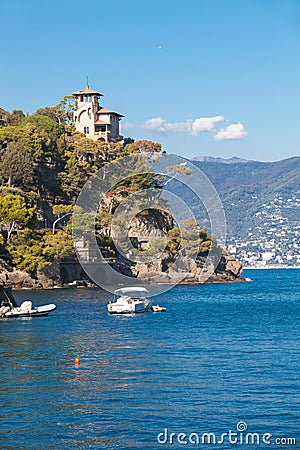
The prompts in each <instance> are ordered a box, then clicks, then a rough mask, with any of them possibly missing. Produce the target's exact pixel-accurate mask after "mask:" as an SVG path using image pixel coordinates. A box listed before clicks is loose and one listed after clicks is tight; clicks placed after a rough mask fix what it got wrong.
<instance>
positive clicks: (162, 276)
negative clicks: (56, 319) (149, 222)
mask: <svg viewBox="0 0 300 450" xmlns="http://www.w3.org/2000/svg"><path fill="white" fill-rule="evenodd" d="M205 262H206V269H205V268H204V264H205ZM75 263H76V262H75ZM210 263H211V264H210V265H209V264H207V255H199V256H198V258H197V260H196V261H194V262H192V263H191V264H190V263H189V261H188V258H187V260H186V263H185V264H183V266H184V267H176V268H174V269H173V270H172V271H170V272H169V275H168V274H167V273H166V272H165V271H163V269H162V267H163V264H164V261H163V260H161V259H157V260H154V261H153V263H152V264H151V267H149V265H146V264H143V263H137V264H133V265H128V263H126V262H125V261H118V262H116V263H114V264H113V267H114V269H115V270H117V271H119V272H121V273H123V274H124V275H128V276H131V277H133V278H138V279H140V280H143V282H144V283H145V284H151V282H152V280H151V279H152V277H153V276H155V282H156V283H158V284H165V283H170V282H172V283H173V282H174V280H176V276H178V275H180V277H179V278H180V282H179V284H204V283H205V284H207V283H228V282H243V281H246V279H245V278H242V277H241V274H242V264H241V263H240V262H239V261H237V260H236V259H235V258H234V257H233V256H231V255H230V254H229V253H228V252H226V251H223V253H222V256H221V258H220V261H219V263H218V265H217V267H216V268H215V269H214V268H213V261H210ZM77 264H79V263H77ZM205 270H206V271H209V272H210V275H209V276H205ZM171 280H172V281H171ZM0 283H2V284H5V285H6V286H11V287H12V288H13V289H32V290H35V289H53V288H65V287H71V286H72V287H76V286H77V287H82V286H86V287H91V286H95V284H94V283H93V282H91V281H90V280H88V278H87V277H86V276H76V275H74V277H73V278H71V279H69V280H68V281H66V280H62V278H61V263H60V261H59V260H57V261H55V262H53V263H52V264H51V265H49V266H47V267H46V268H44V269H42V270H38V271H37V273H36V275H31V274H30V273H28V272H25V271H22V270H19V269H16V268H13V267H11V266H10V265H8V264H7V263H6V262H5V261H3V260H0Z"/></svg>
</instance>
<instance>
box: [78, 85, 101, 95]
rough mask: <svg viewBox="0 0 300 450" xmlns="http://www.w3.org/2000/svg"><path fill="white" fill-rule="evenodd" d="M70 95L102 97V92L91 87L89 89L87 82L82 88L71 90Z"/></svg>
mask: <svg viewBox="0 0 300 450" xmlns="http://www.w3.org/2000/svg"><path fill="white" fill-rule="evenodd" d="M72 95H101V96H102V97H103V94H101V93H100V92H98V91H94V90H93V89H91V88H90V87H89V85H88V84H87V85H86V86H85V88H84V89H81V90H80V91H76V92H73V94H72Z"/></svg>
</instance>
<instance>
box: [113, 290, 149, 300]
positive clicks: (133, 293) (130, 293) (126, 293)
mask: <svg viewBox="0 0 300 450" xmlns="http://www.w3.org/2000/svg"><path fill="white" fill-rule="evenodd" d="M114 294H115V295H114V297H115V299H117V298H119V297H130V298H135V299H139V298H145V297H147V294H148V291H147V289H145V288H140V289H138V288H122V289H117V290H116V291H115V292H114Z"/></svg>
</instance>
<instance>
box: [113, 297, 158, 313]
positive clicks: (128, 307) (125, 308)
mask: <svg viewBox="0 0 300 450" xmlns="http://www.w3.org/2000/svg"><path fill="white" fill-rule="evenodd" d="M150 305H151V300H149V299H146V300H144V301H139V302H132V303H128V304H118V303H117V302H116V303H109V304H108V305H107V310H108V312H109V313H110V314H137V313H144V312H147V311H149V310H150Z"/></svg>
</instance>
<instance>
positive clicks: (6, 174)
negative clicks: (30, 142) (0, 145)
mask: <svg viewBox="0 0 300 450" xmlns="http://www.w3.org/2000/svg"><path fill="white" fill-rule="evenodd" d="M33 170H34V166H33V160H32V157H31V156H30V154H29V153H28V151H27V150H26V149H25V148H24V146H23V145H22V144H21V143H20V142H15V141H12V142H9V143H8V145H7V147H6V150H4V151H3V153H2V157H1V160H0V176H1V177H2V178H3V180H4V181H5V182H6V183H7V185H8V186H14V187H17V186H21V187H28V186H30V184H31V183H32V180H33Z"/></svg>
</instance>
